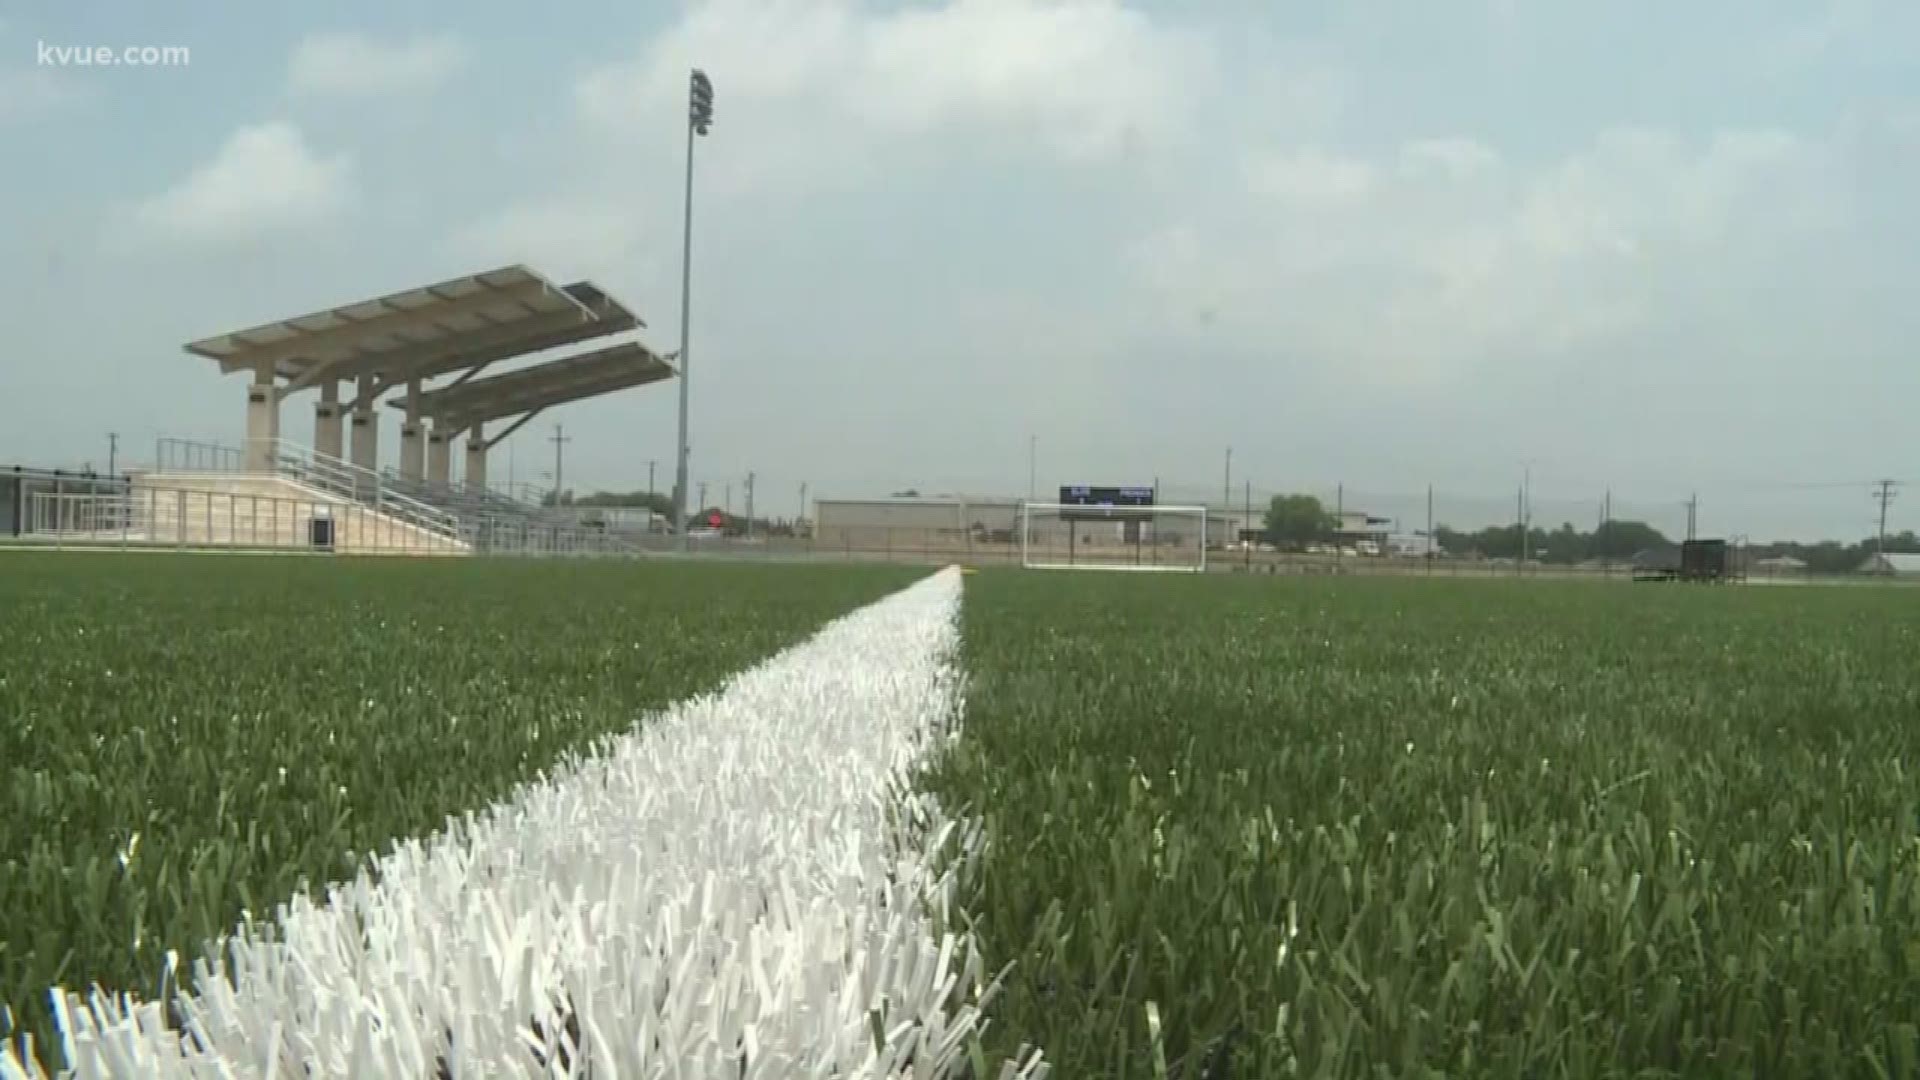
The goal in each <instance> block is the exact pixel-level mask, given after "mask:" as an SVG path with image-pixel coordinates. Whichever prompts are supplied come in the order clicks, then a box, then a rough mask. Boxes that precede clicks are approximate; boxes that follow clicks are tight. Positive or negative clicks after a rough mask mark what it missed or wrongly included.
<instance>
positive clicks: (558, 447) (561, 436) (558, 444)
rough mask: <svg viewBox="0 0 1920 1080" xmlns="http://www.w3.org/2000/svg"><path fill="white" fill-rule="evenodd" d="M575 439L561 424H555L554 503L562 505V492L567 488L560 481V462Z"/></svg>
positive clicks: (556, 505)
mask: <svg viewBox="0 0 1920 1080" xmlns="http://www.w3.org/2000/svg"><path fill="white" fill-rule="evenodd" d="M572 441H573V440H572V439H570V438H568V437H567V435H566V432H565V430H564V429H562V428H561V426H560V425H559V424H555V425H553V505H554V506H555V507H558V506H559V505H560V493H561V492H562V491H565V490H566V488H565V487H564V486H562V484H561V483H560V463H561V461H562V459H563V458H564V455H563V454H562V451H563V450H564V449H565V448H566V445H567V444H568V443H570V442H572Z"/></svg>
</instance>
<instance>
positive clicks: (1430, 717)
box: [0, 553, 1920, 1077]
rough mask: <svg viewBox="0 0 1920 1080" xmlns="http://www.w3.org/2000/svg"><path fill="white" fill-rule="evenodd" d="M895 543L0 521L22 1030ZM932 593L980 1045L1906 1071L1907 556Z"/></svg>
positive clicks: (343, 865) (1441, 1068) (1911, 829)
mask: <svg viewBox="0 0 1920 1080" xmlns="http://www.w3.org/2000/svg"><path fill="white" fill-rule="evenodd" d="M918 573H919V572H916V571H912V570H906V569H902V568H858V567H844V566H835V567H798V566H751V565H702V564H697V563H640V564H635V563H616V562H595V563H510V562H482V561H458V562H453V561H447V562H441V561H435V562H433V563H430V564H428V563H413V562H384V561H382V562H357V561H350V560H316V559H270V558H262V559H223V558H219V557H213V556H208V557H190V556H164V555H155V556H145V557H141V556H119V555H55V554H45V553H21V554H18V555H10V556H7V557H6V558H4V559H0V613H3V614H0V770H4V777H0V779H4V782H5V784H4V790H5V795H4V796H0V798H3V799H4V800H5V802H6V808H7V813H6V814H5V815H4V816H0V911H3V912H5V918H4V920H3V921H0V1001H4V1002H6V1003H8V1005H9V1006H10V1008H11V1010H12V1012H13V1015H14V1017H15V1024H16V1025H17V1026H19V1027H22V1028H25V1029H28V1030H35V1031H39V1032H41V1033H42V1038H41V1043H42V1045H46V1036H45V1034H44V1033H45V1032H46V1031H47V1030H48V1023H49V1020H48V1017H47V1014H46V1012H45V1009H44V1004H43V1003H44V991H45V989H46V988H47V987H49V986H51V985H55V984H59V985H65V986H68V987H82V986H85V985H87V984H89V983H91V982H93V981H95V980H99V981H101V982H103V983H105V984H107V985H109V986H118V987H125V988H130V989H136V990H145V991H152V990H154V989H155V986H154V984H155V982H156V981H157V980H156V973H157V972H158V971H159V970H160V958H161V957H162V956H163V954H164V952H165V950H166V949H169V948H172V949H178V950H182V951H185V952H188V953H191V952H192V951H193V950H194V948H195V947H196V943H199V942H203V941H205V940H207V939H208V938H210V937H211V936H213V935H215V934H217V933H219V932H220V930H221V929H222V928H223V927H226V926H229V925H231V924H232V923H233V922H234V920H236V919H237V918H239V917H240V913H241V912H242V911H243V910H246V911H251V912H254V913H256V914H257V913H261V912H265V911H269V910H271V909H272V908H273V907H274V905H275V904H276V903H278V902H280V901H282V900H284V899H285V898H286V897H287V896H288V895H290V894H292V893H293V892H294V891H296V890H297V889H299V888H300V886H301V882H302V881H309V882H311V881H314V880H326V879H330V878H334V877H338V876H341V875H344V874H346V873H348V872H349V871H350V870H351V868H352V867H353V866H354V865H355V864H356V863H357V861H358V860H361V859H364V858H365V857H366V856H367V855H369V854H371V853H376V852H378V851H380V850H382V849H383V846H384V845H387V844H388V843H390V842H391V841H392V840H394V839H396V838H400V837H405V836H414V835H419V834H421V833H424V832H428V831H431V830H433V829H434V828H436V827H437V826H438V825H439V824H440V823H441V821H442V820H443V819H444V818H445V816H446V815H448V814H450V813H457V812H459V811H460V810H462V809H468V808H472V807H473V806H476V805H479V804H484V803H486V802H488V801H490V800H493V799H496V798H498V797H500V796H501V795H502V794H503V793H504V792H506V791H507V790H508V789H509V788H511V787H512V785H514V784H515V783H517V782H520V781H522V780H525V779H527V778H528V777H530V776H532V775H534V774H535V773H537V772H539V771H540V770H541V769H543V768H545V767H546V766H548V765H549V764H550V763H551V762H553V761H554V760H555V759H556V758H557V757H559V756H560V755H562V754H564V753H566V752H568V751H571V750H576V749H580V748H583V747H585V746H587V745H589V744H590V743H591V742H592V740H593V739H595V738H597V737H599V736H602V735H605V734H608V733H611V732H615V731H618V730H621V729H623V728H626V727H629V726H631V725H633V724H634V723H635V722H636V721H640V720H641V719H642V718H643V717H644V716H646V715H647V714H649V713H650V712H651V711H653V710H657V709H659V708H661V707H663V706H665V705H667V704H668V703H671V702H674V701H677V700H680V699H683V698H685V697H687V696H689V695H693V694H698V693H701V692H704V691H709V690H713V689H715V688H717V687H719V686H720V685H721V684H722V683H724V681H725V680H726V678H727V676H728V675H729V673H731V672H734V671H738V670H741V669H743V668H747V667H750V666H752V665H753V664H755V663H757V662H758V661H760V660H762V659H764V658H765V657H767V656H769V655H771V654H773V653H775V652H777V651H779V650H781V649H782V648H785V647H787V646H789V645H792V644H794V643H796V642H798V641H800V640H802V639H804V638H805V637H806V636H807V635H808V634H809V633H810V632H812V631H813V630H814V629H816V628H817V627H819V626H820V625H821V624H822V623H824V622H826V621H828V620H829V619H831V618H833V617H835V616H838V615H841V614H844V613H846V612H848V611H851V610H853V609H855V608H857V607H859V606H861V605H862V604H865V603H867V602H870V601H873V600H876V599H878V598H880V597H882V596H884V595H887V594H888V593H890V592H892V591H894V590H897V589H898V588H900V587H901V586H903V585H905V584H907V583H908V582H909V581H911V580H912V579H913V578H914V577H916V576H918ZM961 620H962V622H961V638H960V640H961V652H960V655H959V656H958V658H957V660H958V663H959V665H960V668H961V669H962V672H963V683H962V685H963V687H964V723H963V727H962V729H961V732H960V735H959V737H958V739H957V740H956V741H954V742H953V743H952V744H951V745H950V746H948V747H946V748H945V750H944V752H942V753H940V754H938V755H936V756H935V757H933V758H932V759H931V761H930V763H929V766H928V768H927V770H926V771H925V772H924V773H923V774H922V776H921V778H920V783H921V786H922V788H923V789H924V790H926V791H928V792H931V793H933V794H935V795H937V796H938V798H939V799H940V801H941V803H942V804H943V805H944V806H946V807H947V808H949V809H950V810H952V811H953V812H955V813H956V814H964V815H966V816H969V817H972V818H976V819H978V820H979V821H981V822H982V823H983V825H984V827H985V835H986V837H987V844H986V846H985V847H984V849H983V851H982V853H981V854H980V855H979V856H978V857H977V858H976V859H974V860H972V861H971V862H970V863H968V864H967V865H966V866H964V867H962V868H961V869H960V875H961V879H960V887H959V889H958V890H957V905H956V906H955V908H954V909H953V912H952V915H951V917H950V921H951V923H952V925H953V926H954V927H955V928H958V929H963V930H966V931H968V932H970V933H972V934H973V935H974V939H975V942H976V943H977V945H978V947H979V948H980V950H981V952H982V954H983V956H984V958H985V960H986V962H987V966H988V967H989V968H991V969H993V970H999V969H1000V968H1002V967H1006V968H1007V972H1008V973H1007V976H1006V979H1005V982H1004V984H1003V986H1002V987H1001V989H1000V992H999V993H998V995H997V996H996V997H994V998H993V999H992V1001H991V1002H990V1003H989V1005H988V1008H987V1012H988V1015H989V1016H990V1017H991V1019H992V1026H991V1027H990V1028H989V1030H988V1032H987V1035H986V1037H985V1046H984V1047H983V1049H984V1050H985V1051H986V1052H987V1053H988V1054H989V1055H1010V1054H1011V1053H1012V1052H1013V1051H1014V1050H1015V1049H1016V1047H1017V1046H1018V1045H1020V1044H1033V1045H1037V1046H1039V1047H1041V1048H1042V1049H1043V1050H1044V1051H1045V1053H1046V1056H1047V1059H1048V1060H1049V1061H1050V1062H1052V1063H1053V1065H1054V1068H1055V1070H1056V1075H1059V1076H1063V1077H1080V1076H1114V1077H1119V1076H1141V1077H1152V1076H1159V1075H1168V1076H1185V1077H1200V1076H1215V1077H1224V1076H1235V1077H1266V1076H1284V1075H1300V1076H1376V1075H1390V1076H1427V1075H1435V1076H1437V1075H1449V1076H1512V1077H1536V1076H1575V1077H1585V1076H1751V1075H1768V1076H1847V1075H1859V1076H1876V1075H1887V1076H1898V1075H1910V1074H1914V1073H1916V1072H1920V1062H1917V1061H1916V1057H1915V1054H1916V1046H1915V1043H1916V1033H1915V1027H1914V1022H1915V1020H1916V1018H1917V1017H1920V977H1917V976H1920V903H1917V898H1916V884H1917V883H1920V815H1917V814H1916V808H1917V807H1920V798H1917V795H1920V788H1917V787H1916V784H1915V778H1914V776H1913V775H1912V773H1913V770H1914V768H1915V766H1916V762H1917V761H1920V755H1917V754H1916V750H1917V749H1920V735H1917V734H1916V731H1920V664H1916V663H1915V661H1914V659H1913V658H1914V657H1915V656H1916V648H1915V646H1916V644H1920V606H1916V605H1915V604H1914V601H1913V594H1910V593H1908V592H1906V591H1903V590H1878V589H1827V588H1811V587H1810V588H1802V589H1748V588H1682V587H1633V586H1628V585H1625V584H1620V583H1613V584H1592V583H1564V582H1516V581H1449V580H1437V581H1425V580H1418V579H1338V580H1325V579H1304V580H1303V579H1272V578H1248V577H1240V576H1233V575H1221V576H1208V577H1190V576H1158V575H1105V574H1094V573H1086V574H1046V573H1022V572H1018V571H983V572H981V573H979V574H974V575H969V576H968V577H966V579H965V593H964V600H963V604H962V609H961ZM283 770H284V771H283ZM135 835H138V837H139V840H138V842H137V843H136V842H135V841H134V839H133V838H134V836H135Z"/></svg>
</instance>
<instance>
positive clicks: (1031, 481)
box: [801, 435, 1040, 503]
mask: <svg viewBox="0 0 1920 1080" xmlns="http://www.w3.org/2000/svg"><path fill="white" fill-rule="evenodd" d="M1039 453H1040V436H1038V435H1028V436H1027V501H1028V502H1035V501H1037V500H1038V499H1039V498H1040V488H1039V486H1038V483H1039V482H1038V477H1039V471H1038V466H1037V464H1036V463H1037V462H1038V461H1039ZM801 501H802V502H803V503H804V502H805V501H806V500H804V499H803V500H801Z"/></svg>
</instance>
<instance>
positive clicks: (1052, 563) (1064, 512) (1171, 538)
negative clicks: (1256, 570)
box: [1020, 502, 1207, 573]
mask: <svg viewBox="0 0 1920 1080" xmlns="http://www.w3.org/2000/svg"><path fill="white" fill-rule="evenodd" d="M1020 565H1022V566H1024V567H1026V568H1028V569H1030V570H1161V571H1173V572H1179V571H1187V572H1190V573H1195V572H1199V571H1202V570H1205V569H1206V568H1207V508H1206V507H1204V506H1138V507H1136V506H1128V507H1115V506H1084V505H1077V504H1073V503H1039V502H1023V503H1021V504H1020Z"/></svg>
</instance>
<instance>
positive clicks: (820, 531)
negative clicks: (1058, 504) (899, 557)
mask: <svg viewBox="0 0 1920 1080" xmlns="http://www.w3.org/2000/svg"><path fill="white" fill-rule="evenodd" d="M1019 539H1020V500H1018V499H1005V498H974V497H969V496H965V495H951V496H949V495H936V496H928V497H917V498H897V499H821V500H819V501H818V502H816V503H815V504H814V542H815V545H816V546H817V547H821V548H828V549H833V548H838V549H841V550H846V551H886V550H891V549H904V548H936V547H938V548H946V547H951V548H955V549H964V548H966V547H968V546H970V545H972V544H976V543H983V544H995V543H998V544H1006V545H1009V546H1011V545H1014V544H1016V543H1018V542H1019Z"/></svg>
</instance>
